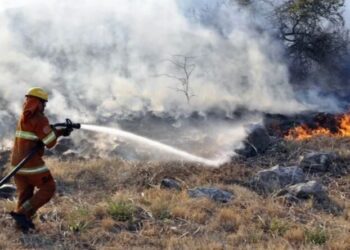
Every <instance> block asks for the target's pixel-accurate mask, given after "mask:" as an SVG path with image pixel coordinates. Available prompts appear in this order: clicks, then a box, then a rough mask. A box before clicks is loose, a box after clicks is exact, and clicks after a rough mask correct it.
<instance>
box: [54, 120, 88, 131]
mask: <svg viewBox="0 0 350 250" xmlns="http://www.w3.org/2000/svg"><path fill="white" fill-rule="evenodd" d="M53 126H54V127H55V128H58V127H61V128H69V129H80V127H81V125H80V123H73V122H72V121H71V120H70V119H68V118H67V119H66V122H65V123H56V124H54V125H53Z"/></svg>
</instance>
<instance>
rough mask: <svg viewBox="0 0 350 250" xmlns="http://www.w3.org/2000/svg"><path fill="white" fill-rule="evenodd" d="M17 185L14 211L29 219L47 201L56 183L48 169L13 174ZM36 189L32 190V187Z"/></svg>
mask: <svg viewBox="0 0 350 250" xmlns="http://www.w3.org/2000/svg"><path fill="white" fill-rule="evenodd" d="M15 183H16V186H17V195H18V201H17V209H16V212H17V213H20V214H25V215H26V216H27V218H28V219H30V218H31V217H32V216H33V215H34V214H35V213H36V211H37V210H38V209H39V208H40V207H42V206H43V205H44V204H46V203H47V202H49V200H50V199H51V198H52V197H53V195H54V194H55V191H56V184H55V181H54V179H53V178H52V175H51V173H50V172H49V171H47V172H45V173H40V174H31V175H19V174H17V175H15ZM35 188H37V189H38V190H37V191H36V192H34V189H35Z"/></svg>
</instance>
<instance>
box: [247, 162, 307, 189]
mask: <svg viewBox="0 0 350 250" xmlns="http://www.w3.org/2000/svg"><path fill="white" fill-rule="evenodd" d="M304 181H305V174H304V172H303V170H302V169H301V168H300V167H298V166H290V167H282V166H279V165H277V166H274V167H272V168H270V169H264V170H261V171H259V172H258V173H257V174H256V175H255V176H254V177H253V179H252V180H251V183H250V185H251V187H252V188H253V189H254V190H255V191H256V192H258V193H265V194H266V193H273V192H276V191H278V190H280V189H282V188H284V187H286V186H288V185H294V184H297V183H301V182H304Z"/></svg>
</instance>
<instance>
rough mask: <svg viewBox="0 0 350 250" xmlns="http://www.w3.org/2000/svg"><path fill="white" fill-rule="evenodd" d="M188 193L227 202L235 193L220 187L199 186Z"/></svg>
mask: <svg viewBox="0 0 350 250" xmlns="http://www.w3.org/2000/svg"><path fill="white" fill-rule="evenodd" d="M188 195H189V196H190V197H192V198H200V197H206V198H209V199H212V200H214V201H216V202H222V203H227V202H229V201H230V200H231V199H232V198H233V194H232V193H230V192H227V191H224V190H221V189H218V188H205V187H199V188H195V189H190V190H188Z"/></svg>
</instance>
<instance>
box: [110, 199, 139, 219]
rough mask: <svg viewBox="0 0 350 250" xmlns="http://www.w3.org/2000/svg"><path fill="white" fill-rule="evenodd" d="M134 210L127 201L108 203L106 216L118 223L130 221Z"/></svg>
mask: <svg viewBox="0 0 350 250" xmlns="http://www.w3.org/2000/svg"><path fill="white" fill-rule="evenodd" d="M134 212H135V208H134V206H133V204H131V203H130V202H127V201H118V202H110V203H109V204H108V214H110V215H111V216H112V218H113V219H115V220H118V221H128V220H132V218H133V216H134Z"/></svg>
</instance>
